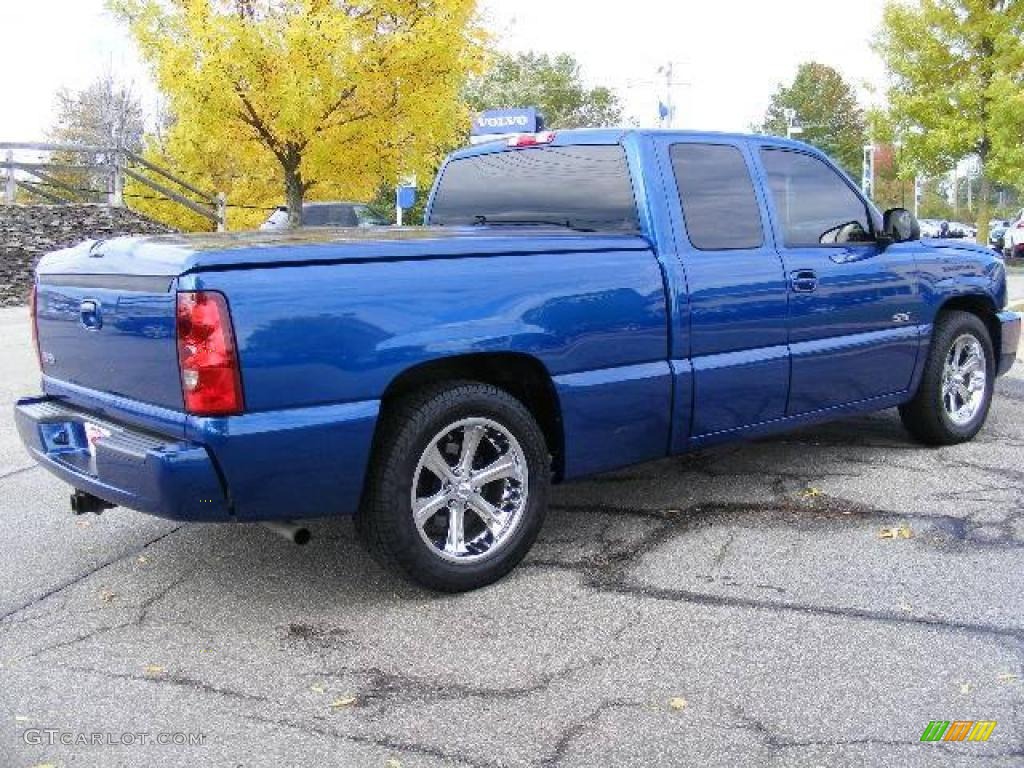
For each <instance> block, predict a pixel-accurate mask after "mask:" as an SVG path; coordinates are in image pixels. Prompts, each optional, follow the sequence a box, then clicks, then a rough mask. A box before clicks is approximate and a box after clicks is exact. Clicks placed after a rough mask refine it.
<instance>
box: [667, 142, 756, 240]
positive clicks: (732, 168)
mask: <svg viewBox="0 0 1024 768" xmlns="http://www.w3.org/2000/svg"><path fill="white" fill-rule="evenodd" d="M670 152H671V156H672V168H673V170H674V171H675V174H676V185H677V186H678V187H679V198H680V202H681V204H682V206H683V217H684V218H685V219H686V232H687V234H688V235H689V236H690V242H691V243H693V246H694V247H695V248H700V249H701V250H705V251H721V250H729V249H734V248H757V247H759V246H760V245H761V244H762V242H763V241H764V238H763V236H762V232H761V212H760V210H758V207H757V198H756V197H755V196H754V184H753V182H751V180H750V172H749V171H748V170H747V164H746V163H745V162H744V160H743V154H742V153H741V152H740V151H739V149H737V148H736V147H729V146H725V145H722V144H675V145H673V147H672V149H671V150H670Z"/></svg>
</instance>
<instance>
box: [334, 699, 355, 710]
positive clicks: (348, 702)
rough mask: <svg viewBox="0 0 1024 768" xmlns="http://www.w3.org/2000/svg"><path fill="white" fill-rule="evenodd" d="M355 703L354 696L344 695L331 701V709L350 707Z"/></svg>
mask: <svg viewBox="0 0 1024 768" xmlns="http://www.w3.org/2000/svg"><path fill="white" fill-rule="evenodd" d="M355 703H356V697H355V696H346V697H345V698H343V699H335V700H334V701H332V702H331V709H344V708H345V707H351V706H352V705H353V704H355Z"/></svg>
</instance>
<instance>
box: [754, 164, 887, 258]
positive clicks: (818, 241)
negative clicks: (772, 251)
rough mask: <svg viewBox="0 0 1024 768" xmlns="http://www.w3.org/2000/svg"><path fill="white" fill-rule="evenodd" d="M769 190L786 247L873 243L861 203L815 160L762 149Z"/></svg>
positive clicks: (829, 171)
mask: <svg viewBox="0 0 1024 768" xmlns="http://www.w3.org/2000/svg"><path fill="white" fill-rule="evenodd" d="M761 160H762V162H763V163H764V168H765V171H766V172H767V173H768V186H769V188H770V189H771V193H772V198H773V199H774V201H775V210H776V213H777V215H778V217H779V221H780V222H781V224H782V230H783V234H784V237H785V240H786V245H788V246H801V245H822V244H825V245H831V244H835V243H864V242H873V241H874V238H873V237H872V236H871V224H870V221H869V219H868V212H867V209H866V208H865V206H864V203H863V201H862V200H861V199H860V198H859V197H858V196H857V195H856V193H855V192H854V191H853V190H852V189H850V186H849V185H848V184H847V183H846V182H845V181H844V180H843V179H842V177H840V176H839V174H838V173H836V172H835V171H834V170H833V169H831V168H829V167H828V166H827V165H826V164H825V163H823V162H822V161H821V160H819V159H818V158H816V157H812V156H810V155H804V154H801V153H799V152H787V151H786V150H782V149H762V150H761Z"/></svg>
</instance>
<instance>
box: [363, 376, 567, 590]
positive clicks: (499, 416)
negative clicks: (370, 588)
mask: <svg viewBox="0 0 1024 768" xmlns="http://www.w3.org/2000/svg"><path fill="white" fill-rule="evenodd" d="M550 474H551V473H550V458H549V456H548V451H547V446H546V444H545V440H544V433H543V432H542V431H541V429H540V427H539V426H538V425H537V422H536V421H535V420H534V418H533V416H532V415H531V414H530V411H529V410H528V409H527V408H526V407H525V406H524V405H523V404H522V403H521V402H519V401H518V400H517V399H516V398H514V397H512V396H511V395H509V394H508V393H507V392H505V391H504V390H501V389H498V388H497V387H493V386H490V385H487V384H479V383H475V382H448V383H446V384H442V385H437V386H434V387H430V388H428V389H425V390H423V391H421V392H417V393H415V394H413V395H410V396H407V397H405V398H403V399H401V400H399V401H398V402H396V403H395V404H394V405H393V406H391V407H390V408H388V410H387V412H386V413H385V414H384V415H383V416H382V422H381V424H380V427H379V435H378V440H377V443H376V449H375V454H374V458H373V460H372V464H371V468H370V472H369V478H368V485H367V494H366V498H365V499H364V503H363V505H362V509H361V510H360V513H359V515H358V517H357V520H356V528H357V531H358V532H359V534H360V537H361V538H362V539H363V541H364V542H365V543H366V545H367V547H368V548H369V550H370V552H371V553H372V554H373V555H374V556H375V557H376V558H377V560H378V561H379V562H381V563H382V564H383V565H384V566H385V567H388V568H389V569H390V570H393V571H396V572H397V573H399V574H400V575H402V576H404V577H406V578H408V579H411V580H413V581H415V582H418V583H419V584H422V585H423V586H426V587H429V588H431V589H436V590H439V591H444V592H462V591H465V590H470V589H476V588H478V587H482V586H485V585H487V584H490V583H492V582H494V581H496V580H498V579H500V578H501V577H502V576H504V575H505V574H507V573H508V572H509V571H510V570H512V569H513V568H514V567H515V566H516V565H518V563H519V562H520V561H521V560H522V559H523V557H524V556H525V555H526V553H527V552H528V551H529V550H530V547H531V546H532V545H533V542H534V540H535V539H536V538H537V534H538V533H539V531H540V528H541V525H542V524H543V522H544V515H545V512H546V508H547V493H548V487H549V484H550Z"/></svg>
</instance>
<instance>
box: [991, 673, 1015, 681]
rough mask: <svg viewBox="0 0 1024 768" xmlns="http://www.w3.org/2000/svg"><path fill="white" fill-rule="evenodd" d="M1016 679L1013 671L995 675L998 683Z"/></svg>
mask: <svg viewBox="0 0 1024 768" xmlns="http://www.w3.org/2000/svg"><path fill="white" fill-rule="evenodd" d="M1016 679H1017V676H1016V675H1015V674H1013V672H1003V674H1001V675H999V676H998V677H996V680H998V681H999V682H1000V683H1012V682H1014V681H1015V680H1016Z"/></svg>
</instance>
